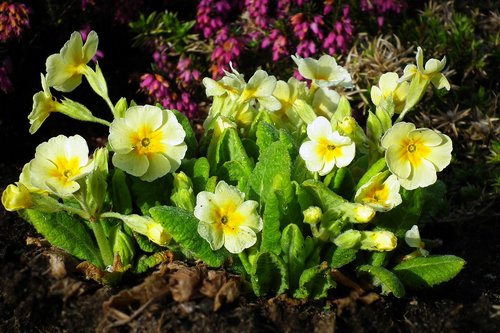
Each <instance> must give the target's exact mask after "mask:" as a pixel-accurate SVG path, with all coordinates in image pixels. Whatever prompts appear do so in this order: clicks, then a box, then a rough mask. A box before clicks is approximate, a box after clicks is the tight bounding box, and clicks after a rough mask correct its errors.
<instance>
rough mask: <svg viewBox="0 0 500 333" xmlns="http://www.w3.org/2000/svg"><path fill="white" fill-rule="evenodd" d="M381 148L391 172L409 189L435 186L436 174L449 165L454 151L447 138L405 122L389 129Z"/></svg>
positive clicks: (383, 138)
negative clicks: (383, 150)
mask: <svg viewBox="0 0 500 333" xmlns="http://www.w3.org/2000/svg"><path fill="white" fill-rule="evenodd" d="M381 145H382V147H383V148H384V149H386V151H385V160H386V162H387V166H388V167H389V170H390V171H391V172H392V173H393V174H394V175H396V177H397V178H398V181H399V183H400V184H401V186H403V187H404V188H405V189H407V190H413V189H416V188H418V187H426V186H429V185H431V184H434V183H435V182H436V179H437V176H436V172H437V171H442V170H443V169H444V168H445V167H446V166H448V164H450V161H451V151H452V149H453V147H452V143H451V139H450V138H449V137H448V136H447V135H445V134H442V133H439V132H436V131H433V130H430V129H428V128H418V129H415V125H414V124H411V123H405V122H401V123H397V124H395V125H394V126H393V127H392V128H390V129H389V130H388V131H387V132H386V133H385V134H384V136H383V137H382V141H381Z"/></svg>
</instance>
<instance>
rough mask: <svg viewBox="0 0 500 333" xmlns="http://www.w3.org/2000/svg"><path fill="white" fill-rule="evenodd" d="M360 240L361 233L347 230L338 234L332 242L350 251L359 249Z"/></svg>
mask: <svg viewBox="0 0 500 333" xmlns="http://www.w3.org/2000/svg"><path fill="white" fill-rule="evenodd" d="M360 240H361V232H360V231H358V230H353V229H351V230H347V231H345V232H343V233H342V234H340V235H339V236H338V237H337V238H335V240H334V241H333V242H334V243H335V245H337V246H338V247H341V248H344V249H352V248H357V247H359V242H360Z"/></svg>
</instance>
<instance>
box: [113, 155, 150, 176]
mask: <svg viewBox="0 0 500 333" xmlns="http://www.w3.org/2000/svg"><path fill="white" fill-rule="evenodd" d="M112 161H113V165H114V166H115V167H117V168H119V169H122V170H124V171H125V172H127V173H129V174H131V175H132V176H136V177H140V176H142V175H144V174H145V173H146V171H147V170H148V167H149V161H148V158H147V157H146V156H145V155H139V154H136V153H135V152H134V151H131V152H130V153H127V154H116V153H115V154H114V155H113V158H112Z"/></svg>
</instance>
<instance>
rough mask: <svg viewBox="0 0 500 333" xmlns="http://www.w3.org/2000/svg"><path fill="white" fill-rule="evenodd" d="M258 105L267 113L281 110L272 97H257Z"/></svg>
mask: <svg viewBox="0 0 500 333" xmlns="http://www.w3.org/2000/svg"><path fill="white" fill-rule="evenodd" d="M257 100H258V101H259V103H260V105H261V106H262V107H263V108H264V109H265V110H267V111H277V110H279V109H281V103H280V101H278V99H276V97H274V96H266V97H259V98H258V99H257Z"/></svg>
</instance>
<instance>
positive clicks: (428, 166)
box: [399, 159, 437, 190]
mask: <svg viewBox="0 0 500 333" xmlns="http://www.w3.org/2000/svg"><path fill="white" fill-rule="evenodd" d="M436 180H437V175H436V168H435V167H434V164H432V163H431V162H429V161H427V160H426V159H422V160H421V162H420V164H419V165H418V167H414V168H413V169H412V172H411V175H410V176H409V177H408V178H407V179H399V182H400V184H401V186H402V187H404V188H405V189H407V190H414V189H416V188H418V187H427V186H429V185H432V184H434V183H435V182H436Z"/></svg>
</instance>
